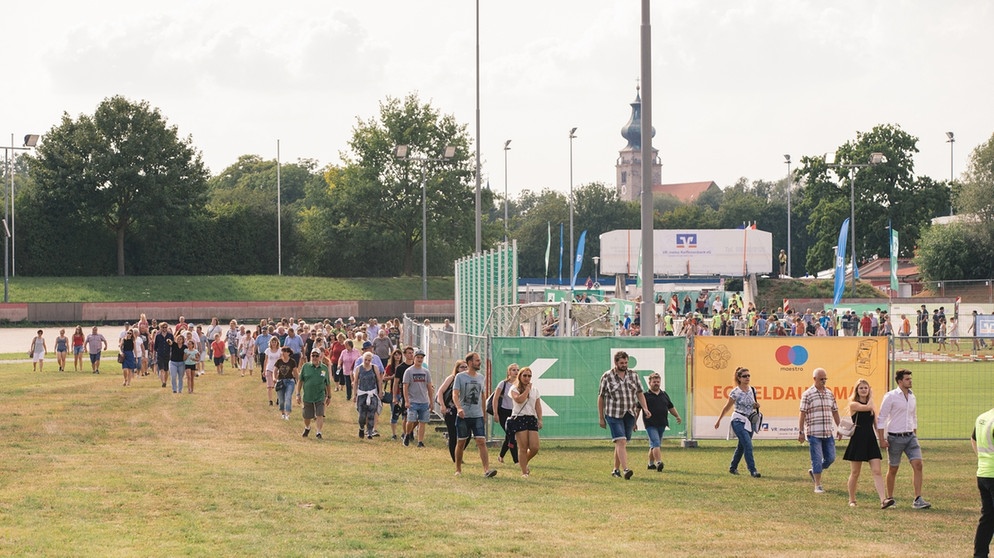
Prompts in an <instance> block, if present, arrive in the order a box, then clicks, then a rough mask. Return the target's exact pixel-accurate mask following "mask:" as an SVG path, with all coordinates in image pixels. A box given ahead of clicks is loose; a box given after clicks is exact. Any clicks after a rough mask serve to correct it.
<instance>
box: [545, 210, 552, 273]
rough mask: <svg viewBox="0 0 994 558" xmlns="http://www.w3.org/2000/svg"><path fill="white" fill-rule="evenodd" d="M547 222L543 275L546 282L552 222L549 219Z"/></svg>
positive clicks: (550, 248)
mask: <svg viewBox="0 0 994 558" xmlns="http://www.w3.org/2000/svg"><path fill="white" fill-rule="evenodd" d="M547 224H548V226H549V239H548V241H547V242H546V243H545V275H544V277H545V278H546V282H548V278H549V252H550V251H551V250H552V222H551V221H550V222H548V223H547Z"/></svg>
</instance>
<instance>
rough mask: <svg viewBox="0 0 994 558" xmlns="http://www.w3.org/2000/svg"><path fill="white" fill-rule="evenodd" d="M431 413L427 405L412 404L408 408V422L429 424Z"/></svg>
mask: <svg viewBox="0 0 994 558" xmlns="http://www.w3.org/2000/svg"><path fill="white" fill-rule="evenodd" d="M430 419H431V412H430V409H429V408H428V404H427V403H411V406H410V407H408V408H407V422H428V421H429V420H430Z"/></svg>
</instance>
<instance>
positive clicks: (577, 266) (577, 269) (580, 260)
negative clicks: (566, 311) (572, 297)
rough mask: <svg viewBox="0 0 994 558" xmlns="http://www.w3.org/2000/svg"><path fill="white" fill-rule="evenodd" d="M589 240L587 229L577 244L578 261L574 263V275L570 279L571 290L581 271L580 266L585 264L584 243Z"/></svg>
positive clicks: (581, 234)
mask: <svg viewBox="0 0 994 558" xmlns="http://www.w3.org/2000/svg"><path fill="white" fill-rule="evenodd" d="M586 242H587V231H583V232H582V233H580V242H577V244H576V262H575V263H574V265H573V277H572V278H571V279H570V282H569V288H570V290H572V289H573V287H574V286H576V275H577V274H578V273H580V267H581V266H582V265H583V245H584V244H585V243H586Z"/></svg>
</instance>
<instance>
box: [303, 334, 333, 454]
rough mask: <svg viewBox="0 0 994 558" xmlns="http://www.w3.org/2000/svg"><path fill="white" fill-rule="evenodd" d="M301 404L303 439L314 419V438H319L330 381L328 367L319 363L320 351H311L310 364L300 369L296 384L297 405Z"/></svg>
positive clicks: (329, 398)
mask: <svg viewBox="0 0 994 558" xmlns="http://www.w3.org/2000/svg"><path fill="white" fill-rule="evenodd" d="M301 402H303V405H302V406H303V409H304V410H303V415H304V433H303V434H301V436H303V437H304V438H306V437H307V435H308V434H310V433H311V419H316V420H315V422H316V423H317V429H318V432H317V434H316V435H315V437H316V438H318V439H320V438H321V426H322V425H323V424H324V407H325V405H328V404H329V403H331V380H330V374H329V372H328V366H327V365H325V364H322V363H321V351H319V350H316V349H315V350H313V351H311V360H310V362H308V363H306V364H304V365H303V366H302V367H301V368H300V381H299V382H298V383H297V403H301Z"/></svg>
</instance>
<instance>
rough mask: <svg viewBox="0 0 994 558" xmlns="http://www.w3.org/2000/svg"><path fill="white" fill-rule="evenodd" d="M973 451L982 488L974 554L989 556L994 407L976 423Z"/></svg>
mask: <svg viewBox="0 0 994 558" xmlns="http://www.w3.org/2000/svg"><path fill="white" fill-rule="evenodd" d="M971 438H972V440H971V441H972V442H973V451H975V452H976V453H977V488H978V489H979V490H980V521H979V522H977V532H976V534H975V535H974V537H973V555H974V556H988V555H989V553H990V546H991V537H992V536H994V409H991V410H989V411H987V412H985V413H983V414H982V415H980V416H979V417H977V420H976V422H975V423H974V428H973V436H971Z"/></svg>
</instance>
